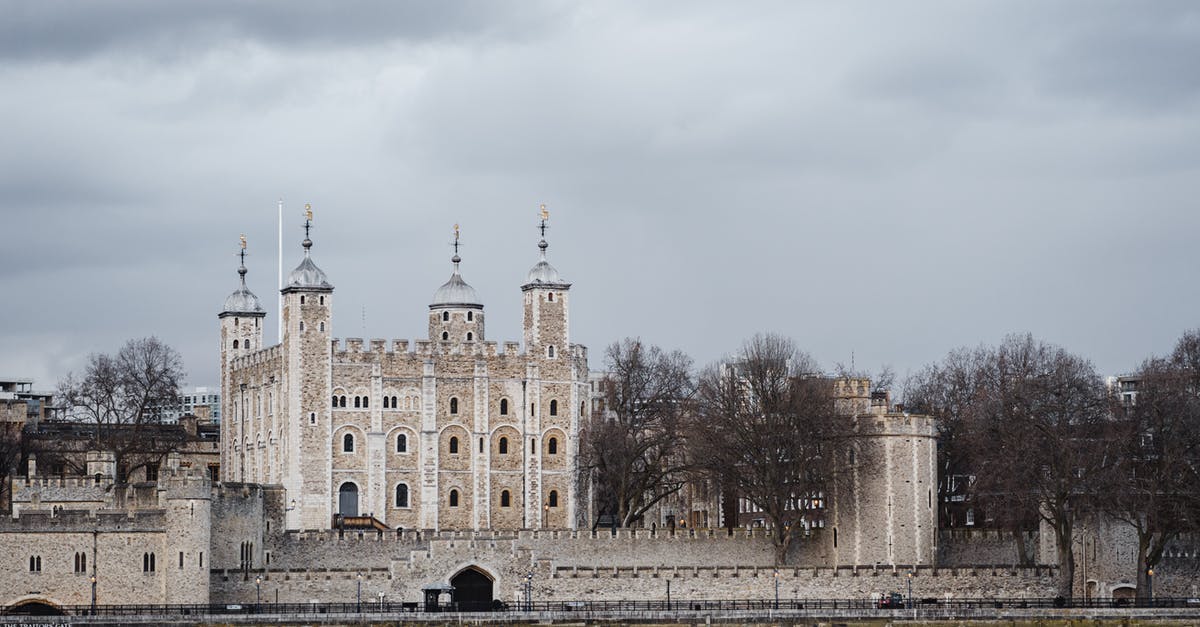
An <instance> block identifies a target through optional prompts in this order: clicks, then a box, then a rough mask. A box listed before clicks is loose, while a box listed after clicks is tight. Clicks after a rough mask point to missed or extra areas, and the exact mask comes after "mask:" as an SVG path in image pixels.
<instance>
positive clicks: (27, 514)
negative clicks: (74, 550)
mask: <svg viewBox="0 0 1200 627" xmlns="http://www.w3.org/2000/svg"><path fill="white" fill-rule="evenodd" d="M165 525H166V510H163V509H138V510H130V509H121V510H111V509H97V510H82V509H68V510H57V511H54V510H48V509H25V510H21V511H20V512H17V513H14V514H13V516H11V517H5V518H0V532H13V531H24V532H29V531H53V532H78V533H92V532H95V531H101V532H113V531H162V530H163V529H164V527H165Z"/></svg>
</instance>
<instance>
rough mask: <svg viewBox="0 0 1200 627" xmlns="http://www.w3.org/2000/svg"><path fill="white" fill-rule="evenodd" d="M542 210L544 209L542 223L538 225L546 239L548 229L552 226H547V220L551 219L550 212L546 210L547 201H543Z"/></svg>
mask: <svg viewBox="0 0 1200 627" xmlns="http://www.w3.org/2000/svg"><path fill="white" fill-rule="evenodd" d="M541 210H542V223H541V225H540V226H538V229H540V230H541V231H542V238H543V239H545V237H546V229H548V228H550V227H548V226H546V220H549V219H550V212H549V211H547V210H546V203H542V206H541Z"/></svg>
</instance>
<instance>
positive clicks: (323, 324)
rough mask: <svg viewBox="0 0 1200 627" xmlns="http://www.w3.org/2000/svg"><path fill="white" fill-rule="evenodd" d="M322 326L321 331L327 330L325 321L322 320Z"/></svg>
mask: <svg viewBox="0 0 1200 627" xmlns="http://www.w3.org/2000/svg"><path fill="white" fill-rule="evenodd" d="M320 326H321V331H325V323H324V322H322V323H321V325H320Z"/></svg>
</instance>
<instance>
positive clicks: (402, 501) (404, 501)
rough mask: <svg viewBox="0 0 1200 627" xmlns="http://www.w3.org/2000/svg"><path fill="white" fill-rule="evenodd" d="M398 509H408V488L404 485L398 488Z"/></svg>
mask: <svg viewBox="0 0 1200 627" xmlns="http://www.w3.org/2000/svg"><path fill="white" fill-rule="evenodd" d="M396 507H408V486H407V485H405V484H403V483H401V484H399V485H397V486H396Z"/></svg>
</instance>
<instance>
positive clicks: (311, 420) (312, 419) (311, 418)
mask: <svg viewBox="0 0 1200 627" xmlns="http://www.w3.org/2000/svg"><path fill="white" fill-rule="evenodd" d="M308 424H310V425H315V424H317V412H315V411H310V412H308Z"/></svg>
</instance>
